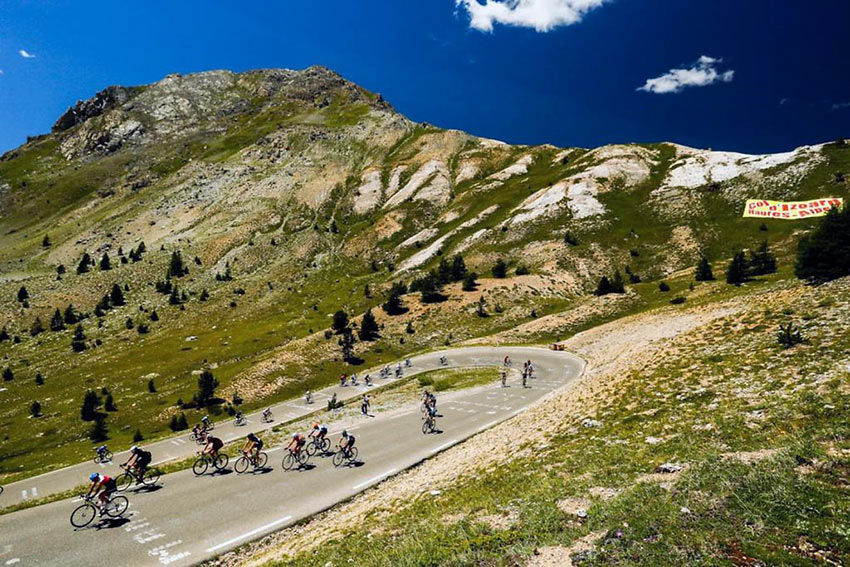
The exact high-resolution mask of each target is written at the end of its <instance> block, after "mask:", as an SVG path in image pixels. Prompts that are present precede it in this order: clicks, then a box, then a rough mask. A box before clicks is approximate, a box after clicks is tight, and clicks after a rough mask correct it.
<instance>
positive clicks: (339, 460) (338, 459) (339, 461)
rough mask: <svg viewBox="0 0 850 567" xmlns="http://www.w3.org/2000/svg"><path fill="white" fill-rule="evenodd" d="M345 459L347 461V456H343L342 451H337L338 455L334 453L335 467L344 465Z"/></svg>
mask: <svg viewBox="0 0 850 567" xmlns="http://www.w3.org/2000/svg"><path fill="white" fill-rule="evenodd" d="M343 459H345V455H343V454H342V451H337V452H336V453H334V460H333V462H334V466H335V467H338V466H340V465H341V464H342V461H343Z"/></svg>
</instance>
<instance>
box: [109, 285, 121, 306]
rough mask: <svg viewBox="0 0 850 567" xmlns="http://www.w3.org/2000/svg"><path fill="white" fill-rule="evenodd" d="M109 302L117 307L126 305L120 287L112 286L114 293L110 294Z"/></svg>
mask: <svg viewBox="0 0 850 567" xmlns="http://www.w3.org/2000/svg"><path fill="white" fill-rule="evenodd" d="M109 301H110V302H111V303H112V305H115V306H116V307H120V306H121V305H124V292H123V291H121V286H120V285H118V284H112V291H110V292H109Z"/></svg>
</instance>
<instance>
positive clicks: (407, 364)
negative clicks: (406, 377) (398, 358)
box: [404, 358, 412, 366]
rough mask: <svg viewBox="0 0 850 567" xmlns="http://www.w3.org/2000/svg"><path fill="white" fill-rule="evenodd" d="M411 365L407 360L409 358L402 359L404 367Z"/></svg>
mask: <svg viewBox="0 0 850 567" xmlns="http://www.w3.org/2000/svg"><path fill="white" fill-rule="evenodd" d="M411 364H412V363H411V362H410V359H409V358H405V359H404V365H405V366H411Z"/></svg>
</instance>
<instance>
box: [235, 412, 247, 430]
mask: <svg viewBox="0 0 850 567" xmlns="http://www.w3.org/2000/svg"><path fill="white" fill-rule="evenodd" d="M247 423H248V418H247V417H245V416H244V415H240V416H239V417H237V418H236V419H234V420H233V425H235V426H237V427H239V426H242V425H246V424H247Z"/></svg>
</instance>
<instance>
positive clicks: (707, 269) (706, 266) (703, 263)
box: [694, 256, 714, 282]
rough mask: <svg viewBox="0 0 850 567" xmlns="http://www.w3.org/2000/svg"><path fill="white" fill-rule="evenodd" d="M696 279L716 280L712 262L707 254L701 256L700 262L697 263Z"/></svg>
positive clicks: (701, 280)
mask: <svg viewBox="0 0 850 567" xmlns="http://www.w3.org/2000/svg"><path fill="white" fill-rule="evenodd" d="M694 279H695V280H696V281H698V282H708V281H713V280H714V273H713V272H712V271H711V264H710V263H709V262H708V258H706V257H705V256H700V259H699V263H698V264H697V268H696V271H695V272H694Z"/></svg>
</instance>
